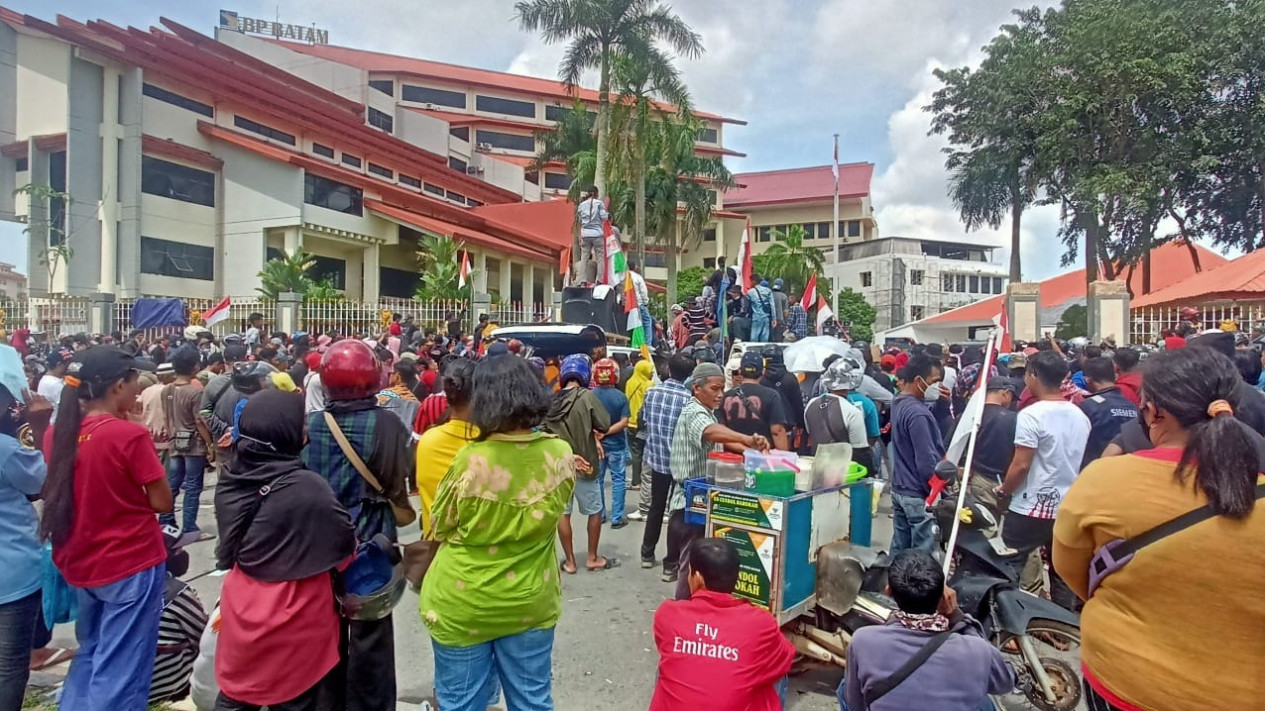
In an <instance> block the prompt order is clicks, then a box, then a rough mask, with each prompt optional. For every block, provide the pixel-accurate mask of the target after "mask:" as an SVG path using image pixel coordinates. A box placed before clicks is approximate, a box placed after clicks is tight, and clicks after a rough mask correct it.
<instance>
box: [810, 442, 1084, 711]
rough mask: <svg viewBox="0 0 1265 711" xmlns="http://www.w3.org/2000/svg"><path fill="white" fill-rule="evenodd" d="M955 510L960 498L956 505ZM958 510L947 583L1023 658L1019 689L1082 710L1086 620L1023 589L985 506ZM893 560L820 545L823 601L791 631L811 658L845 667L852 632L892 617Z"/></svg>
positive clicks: (1037, 702)
mask: <svg viewBox="0 0 1265 711" xmlns="http://www.w3.org/2000/svg"><path fill="white" fill-rule="evenodd" d="M954 471H956V467H954ZM946 474H949V472H947V471H946V472H942V476H945V475H946ZM955 508H956V500H954V501H953V505H952V509H951V510H953V509H955ZM967 512H969V513H967ZM959 515H960V516H962V517H963V524H962V526H961V529H960V531H959V535H958V540H957V545H956V546H955V548H954V551H953V552H952V553H951V555H953V557H954V561H955V567H954V569H953V574H952V575H951V576H950V578H949V581H948V585H949V587H951V588H953V589H954V590H955V591H957V594H958V604H959V605H960V607H961V608H962V610H963V611H964V612H966V613H967V614H969V615H971V616H972V617H974V618H975V619H977V620H979V621H980V623H981V624H982V625H983V627H984V631H985V634H986V636H987V637H988V639H989V640H990V641H991V642H992V643H993V644H994V645H995V646H996V647H997V648H998V649H1000V650H1001V651H1002V652H1003V653H1004V654H1006V655H1008V656H1016V657H1017V660H1016V662H1015V664H1014V666H1015V668H1016V671H1017V672H1018V676H1019V685H1018V688H1019V690H1020V691H1021V692H1022V693H1023V695H1024V696H1025V697H1026V698H1027V700H1028V701H1029V702H1030V703H1031V704H1032V705H1033V706H1035V707H1036V708H1038V709H1040V710H1041V711H1071V710H1072V709H1075V708H1076V705H1077V704H1078V703H1079V702H1080V698H1081V678H1080V674H1079V673H1078V672H1077V668H1078V666H1079V662H1078V657H1079V654H1078V651H1079V648H1080V618H1079V617H1078V616H1077V615H1075V614H1073V613H1071V612H1068V611H1067V610H1065V609H1063V608H1062V607H1059V606H1058V605H1055V604H1054V603H1052V602H1049V601H1047V600H1045V599H1043V598H1039V597H1036V596H1034V595H1031V594H1029V593H1027V592H1024V591H1023V589H1022V588H1021V587H1020V586H1019V581H1018V575H1017V573H1016V572H1015V569H1014V566H1013V565H1012V564H1011V562H1010V561H1011V559H1010V558H1008V557H1007V555H1006V549H1005V546H1004V545H1003V544H1001V540H1000V538H998V537H992V536H990V535H989V532H990V531H993V530H995V526H996V520H995V519H994V518H993V516H992V514H991V513H990V512H989V511H988V510H987V509H986V508H985V507H983V506H981V505H979V504H978V503H977V502H975V501H973V500H972V499H971V497H969V496H968V505H967V506H966V508H964V509H963V512H962V513H960V514H959ZM937 538H938V536H937ZM889 563H890V556H889V555H888V554H887V553H886V552H884V551H881V550H877V549H874V548H867V547H862V546H854V545H852V544H851V543H850V542H848V541H836V542H833V543H828V544H826V545H825V546H823V547H822V548H821V549H820V550H819V552H818V556H817V563H816V572H817V584H816V605H815V607H814V608H813V609H812V610H811V611H810V612H809V613H808V614H806V615H805V616H803V617H801V618H799V619H797V620H795V621H793V622H792V623H790V624H789V625H788V626H787V628H786V633H787V636H788V638H789V639H790V640H791V642H792V643H793V644H795V646H796V649H797V650H798V651H799V652H800V653H801V654H802V655H803V656H804V658H806V659H810V660H813V661H816V662H819V663H825V664H829V665H837V666H844V665H845V659H846V654H847V648H848V644H849V643H850V642H851V640H852V634H853V633H855V632H856V631H857V630H858V629H861V628H862V627H867V626H870V625H878V624H884V623H885V622H886V621H887V619H888V617H889V616H890V615H891V613H892V612H893V611H894V610H895V609H896V604H895V602H894V601H893V600H892V599H891V598H890V597H888V596H887V595H886V594H885V591H886V590H887V567H888V564H889ZM1039 650H1040V651H1039ZM1069 660H1070V661H1069Z"/></svg>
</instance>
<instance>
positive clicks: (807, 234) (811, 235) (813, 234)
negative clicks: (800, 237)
mask: <svg viewBox="0 0 1265 711" xmlns="http://www.w3.org/2000/svg"><path fill="white" fill-rule="evenodd" d="M800 227H802V228H803V229H804V239H817V223H816V222H805V223H804V224H802V225H800Z"/></svg>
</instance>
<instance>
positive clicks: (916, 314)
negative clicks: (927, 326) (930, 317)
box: [909, 306, 927, 321]
mask: <svg viewBox="0 0 1265 711" xmlns="http://www.w3.org/2000/svg"><path fill="white" fill-rule="evenodd" d="M926 312H927V310H926V307H923V306H910V307H909V320H910V321H921V320H922V319H923V318H924V316H925V314H926Z"/></svg>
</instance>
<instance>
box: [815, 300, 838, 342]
mask: <svg viewBox="0 0 1265 711" xmlns="http://www.w3.org/2000/svg"><path fill="white" fill-rule="evenodd" d="M834 317H835V312H834V311H832V310H831V308H830V304H827V303H826V297H824V296H818V297H817V334H818V335H821V332H822V330H823V329H824V328H825V327H826V322H827V321H829V320H830V319H832V318H834Z"/></svg>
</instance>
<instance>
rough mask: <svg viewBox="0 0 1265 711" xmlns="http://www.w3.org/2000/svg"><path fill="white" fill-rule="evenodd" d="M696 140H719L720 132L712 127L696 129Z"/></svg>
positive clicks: (710, 141) (714, 141)
mask: <svg viewBox="0 0 1265 711" xmlns="http://www.w3.org/2000/svg"><path fill="white" fill-rule="evenodd" d="M698 140H699V141H701V142H703V143H716V142H717V141H718V140H720V134H719V133H717V131H716V129H714V128H700V129H698Z"/></svg>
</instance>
